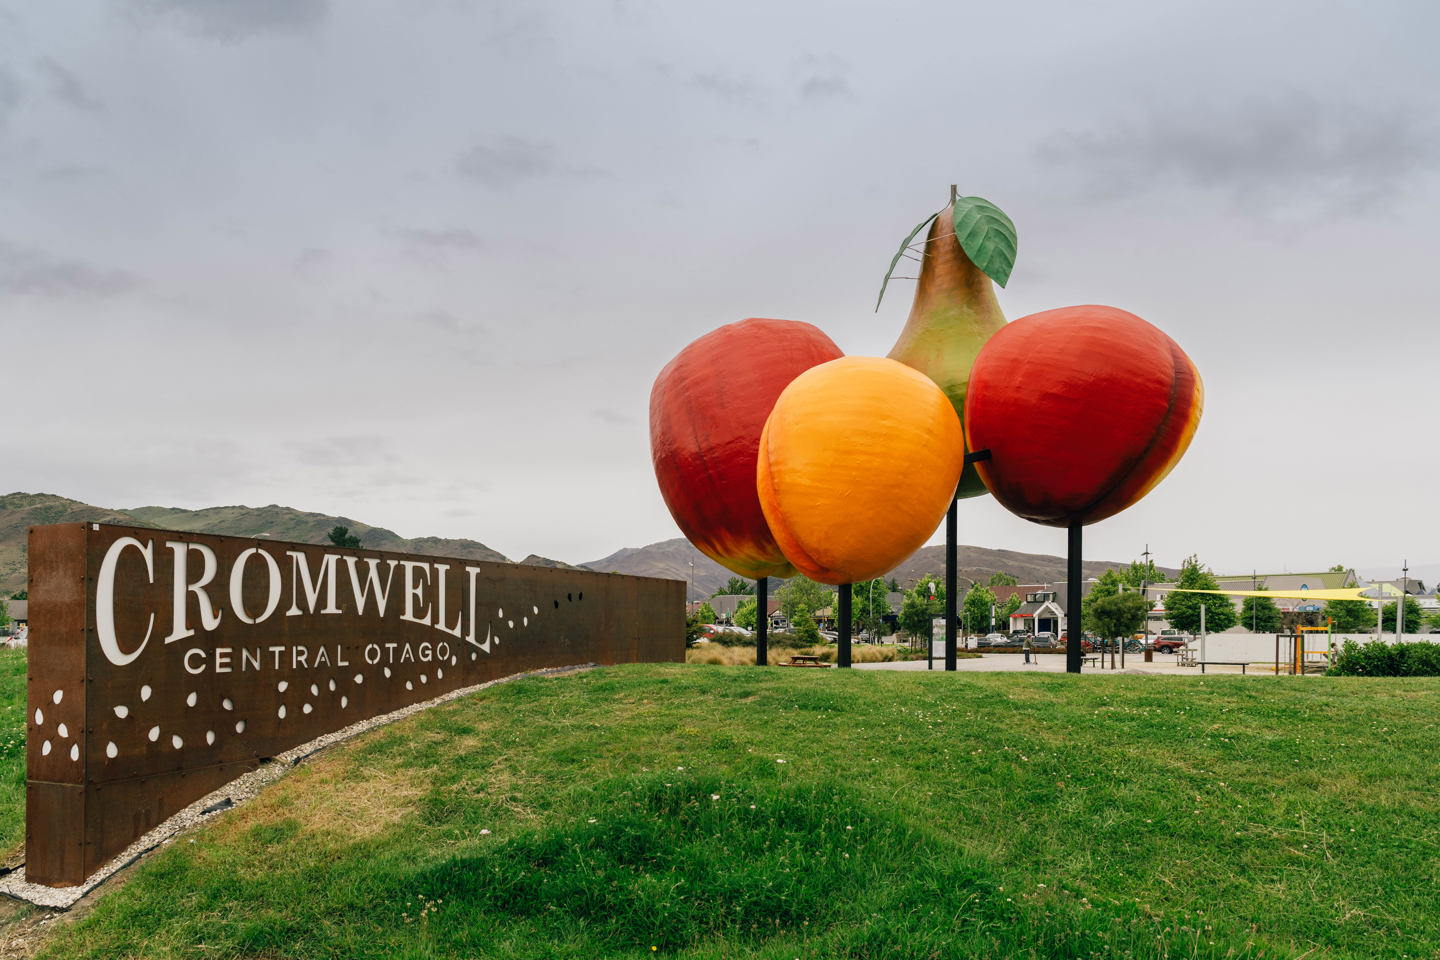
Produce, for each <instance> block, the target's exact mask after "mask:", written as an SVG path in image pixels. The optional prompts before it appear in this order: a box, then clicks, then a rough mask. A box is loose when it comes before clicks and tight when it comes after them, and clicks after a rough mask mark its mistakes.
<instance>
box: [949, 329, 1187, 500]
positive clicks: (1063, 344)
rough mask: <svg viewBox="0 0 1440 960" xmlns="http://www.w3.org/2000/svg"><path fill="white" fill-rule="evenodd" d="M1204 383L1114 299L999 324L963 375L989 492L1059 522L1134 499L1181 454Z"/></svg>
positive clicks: (1170, 345)
mask: <svg viewBox="0 0 1440 960" xmlns="http://www.w3.org/2000/svg"><path fill="white" fill-rule="evenodd" d="M1204 400H1205V389H1204V386H1203V384H1202V383H1201V381H1200V374H1199V372H1198V371H1197V370H1196V369H1195V364H1194V363H1192V362H1191V361H1190V358H1189V357H1188V356H1186V355H1185V351H1183V350H1181V349H1180V347H1179V345H1178V344H1176V343H1175V341H1174V340H1171V339H1170V337H1168V336H1166V335H1165V334H1164V333H1163V332H1161V331H1160V330H1159V329H1157V328H1156V327H1154V326H1152V325H1151V324H1149V323H1147V322H1145V321H1144V320H1142V319H1140V318H1139V317H1137V316H1135V315H1134V314H1133V313H1126V312H1125V311H1124V310H1118V309H1116V308H1115V307H1104V306H1078V307H1061V308H1060V309H1057V310H1046V311H1044V312H1042V313H1036V314H1031V315H1030V316H1028V317H1022V318H1020V319H1019V320H1016V321H1015V322H1013V323H1010V324H1007V325H1006V326H1004V327H1002V328H1001V329H1000V330H998V331H997V332H996V333H995V334H994V335H993V336H992V337H991V338H990V340H989V341H988V342H987V343H986V345H985V347H984V348H983V349H982V350H981V351H980V354H979V356H978V357H977V358H976V360H975V366H974V368H973V369H972V370H971V373H970V388H969V393H968V395H967V397H966V405H965V434H966V439H967V440H968V441H969V445H970V448H971V449H972V450H984V449H989V451H990V457H991V458H990V459H989V460H984V461H981V462H980V463H978V464H977V468H978V470H979V473H980V477H981V479H983V480H984V481H985V485H986V487H988V488H989V490H990V492H991V493H992V494H993V495H994V496H995V499H996V500H998V501H1000V503H1001V504H1002V505H1003V506H1005V507H1006V509H1008V510H1010V511H1011V512H1012V513H1015V514H1017V515H1018V516H1021V517H1024V518H1025V519H1027V520H1033V521H1034V522H1036V523H1043V524H1048V525H1050V526H1057V527H1069V526H1072V525H1075V524H1089V523H1094V522H1095V521H1097V520H1103V519H1104V518H1106V517H1109V516H1113V515H1114V514H1116V513H1119V512H1120V511H1121V510H1124V509H1125V508H1126V507H1128V506H1130V505H1131V504H1133V503H1135V502H1136V501H1138V500H1139V499H1140V498H1141V497H1143V496H1145V494H1146V493H1148V492H1150V490H1152V489H1153V488H1154V487H1155V485H1156V484H1158V483H1159V482H1160V481H1161V480H1163V479H1164V478H1165V475H1166V474H1168V473H1169V472H1170V470H1171V469H1172V468H1173V467H1174V466H1175V464H1176V463H1178V462H1179V461H1180V457H1181V456H1182V455H1183V454H1184V453H1185V450H1186V448H1187V447H1188V446H1189V445H1190V439H1191V438H1192V437H1193V436H1194V435H1195V428H1196V427H1197V426H1198V425H1199V423H1200V412H1201V409H1202V408H1203V406H1204Z"/></svg>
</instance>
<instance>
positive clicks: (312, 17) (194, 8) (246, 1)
mask: <svg viewBox="0 0 1440 960" xmlns="http://www.w3.org/2000/svg"><path fill="white" fill-rule="evenodd" d="M130 7H131V9H132V10H134V11H135V12H136V13H137V14H138V15H139V16H140V17H141V18H142V19H144V20H156V19H161V18H166V19H170V20H173V21H175V22H178V23H179V24H180V25H181V27H182V28H183V29H185V30H187V31H189V32H191V33H194V34H197V35H199V36H202V37H209V38H211V39H214V40H223V41H225V42H228V43H236V42H239V41H242V40H248V39H250V38H251V37H257V36H264V35H269V34H283V33H304V32H307V31H310V30H313V29H315V28H316V27H318V26H319V25H320V24H322V23H324V22H325V20H326V19H327V18H328V17H329V16H330V0H130Z"/></svg>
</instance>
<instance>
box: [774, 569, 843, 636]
mask: <svg viewBox="0 0 1440 960" xmlns="http://www.w3.org/2000/svg"><path fill="white" fill-rule="evenodd" d="M776 593H777V597H776V599H778V600H779V601H780V612H781V613H782V614H784V615H785V619H786V620H788V621H790V624H791V626H792V627H794V626H795V625H796V624H798V623H800V622H801V621H803V620H809V619H810V617H811V615H812V614H814V612H815V611H816V610H820V609H823V608H824V607H826V606H828V605H829V603H830V598H831V597H833V596H834V594H832V593H830V592H829V591H827V590H825V589H823V588H822V587H821V586H820V584H818V583H816V582H815V581H814V580H811V579H810V578H809V577H807V576H804V575H803V574H802V575H799V576H794V577H791V578H790V579H789V580H786V581H785V586H783V587H781V588H780V589H779V590H778V591H776Z"/></svg>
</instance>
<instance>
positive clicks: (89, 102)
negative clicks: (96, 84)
mask: <svg viewBox="0 0 1440 960" xmlns="http://www.w3.org/2000/svg"><path fill="white" fill-rule="evenodd" d="M35 69H36V70H38V71H39V72H40V75H41V76H43V77H44V78H45V81H46V82H47V83H48V84H49V85H50V93H51V95H52V96H54V97H55V99H57V100H59V101H60V102H61V103H64V104H66V105H68V106H71V107H74V108H75V109H77V110H99V109H101V108H102V107H103V106H104V104H102V103H101V102H100V101H99V100H98V99H96V98H95V97H94V96H92V95H91V93H90V91H89V90H87V89H86V88H85V85H84V84H83V83H81V82H80V80H79V79H78V78H77V77H76V76H75V74H73V73H71V72H70V71H69V70H66V69H65V68H64V67H62V66H61V65H60V64H59V63H57V62H55V60H53V59H51V58H50V57H44V58H42V59H41V60H40V61H38V62H37V63H36V64H35Z"/></svg>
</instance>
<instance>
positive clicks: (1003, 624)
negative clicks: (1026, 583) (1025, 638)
mask: <svg viewBox="0 0 1440 960" xmlns="http://www.w3.org/2000/svg"><path fill="white" fill-rule="evenodd" d="M1024 605H1025V598H1024V597H1022V596H1020V594H1018V593H1012V594H1010V599H1008V600H1006V601H1005V606H1004V608H1003V609H1000V610H996V611H995V625H996V626H997V627H1000V628H1002V629H1004V630H1008V629H1009V624H1010V615H1011V614H1013V613H1014V612H1015V611H1016V610H1019V609H1020V608H1021V607H1022V606H1024Z"/></svg>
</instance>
